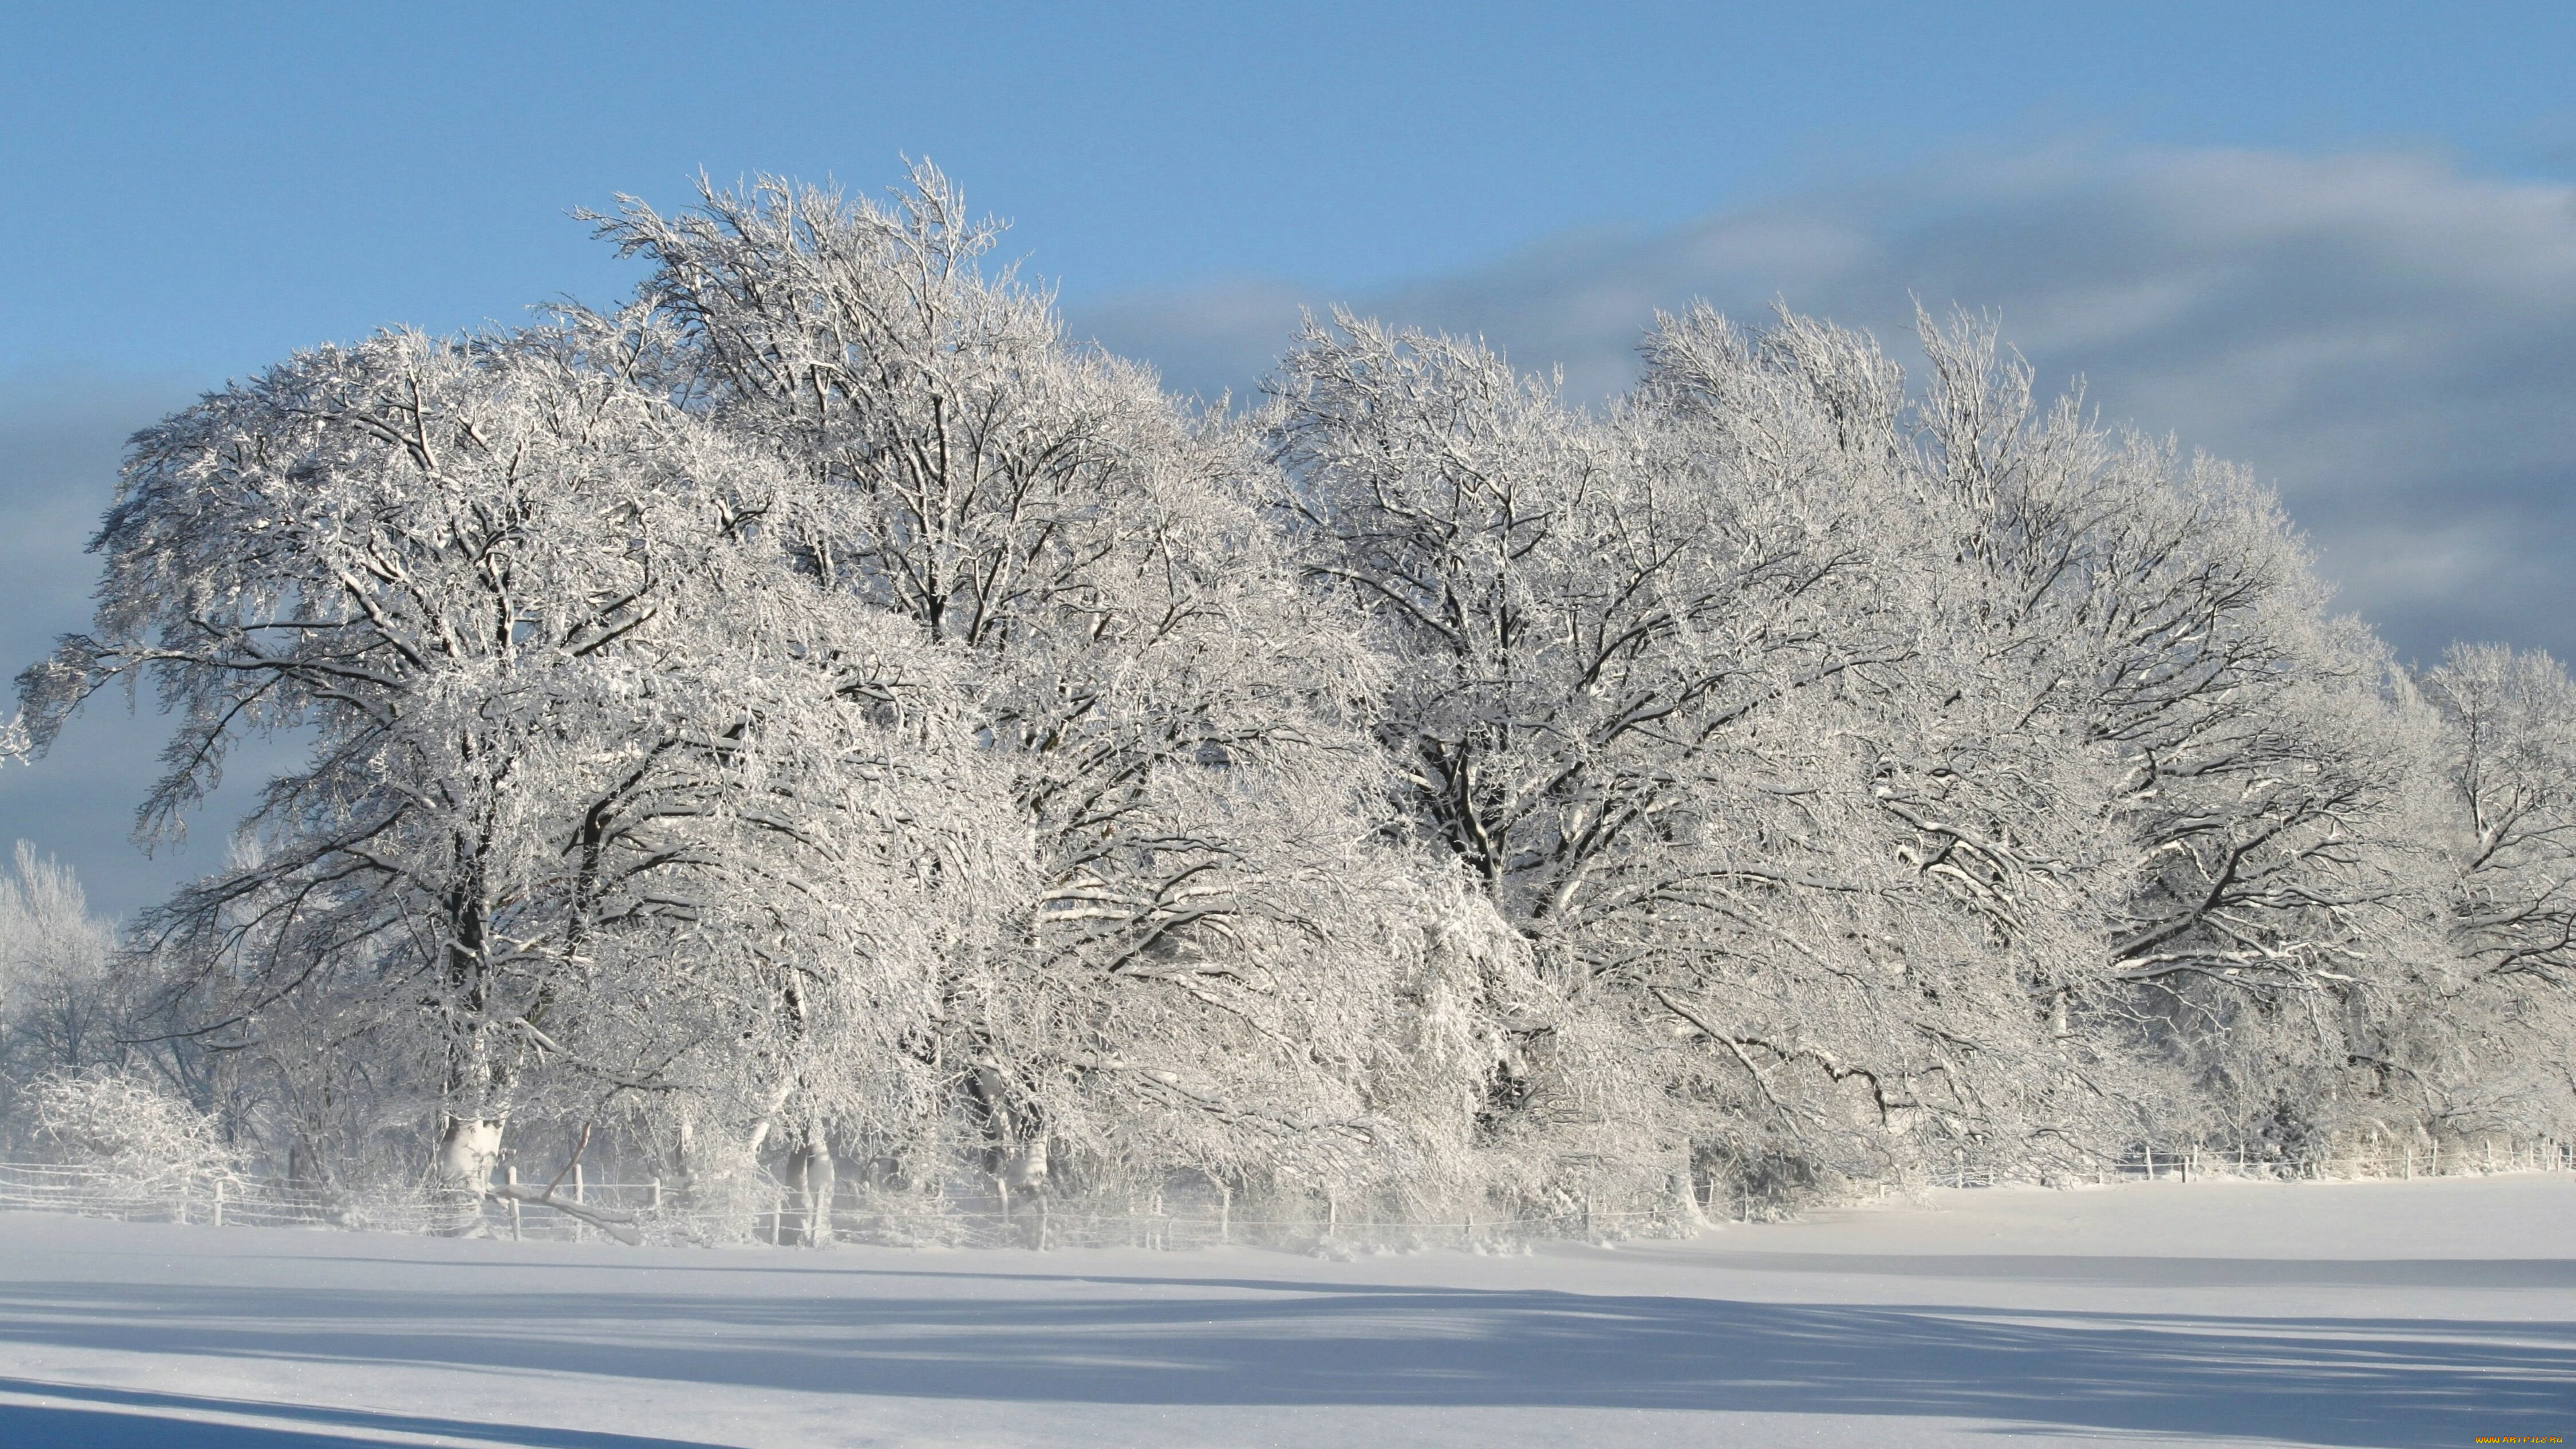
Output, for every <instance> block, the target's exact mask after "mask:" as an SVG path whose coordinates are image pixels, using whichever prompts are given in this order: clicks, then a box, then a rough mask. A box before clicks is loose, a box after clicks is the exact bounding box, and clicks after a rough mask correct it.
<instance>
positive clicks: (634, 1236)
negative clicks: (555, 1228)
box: [483, 1183, 644, 1247]
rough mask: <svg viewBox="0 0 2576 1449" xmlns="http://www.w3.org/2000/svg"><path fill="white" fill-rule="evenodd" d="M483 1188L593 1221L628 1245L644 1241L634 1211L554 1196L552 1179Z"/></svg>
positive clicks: (486, 1192) (498, 1195) (505, 1197)
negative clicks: (535, 1184) (532, 1184)
mask: <svg viewBox="0 0 2576 1449" xmlns="http://www.w3.org/2000/svg"><path fill="white" fill-rule="evenodd" d="M483 1191H484V1195H485V1196H487V1197H496V1198H499V1199H501V1200H502V1201H504V1202H519V1203H527V1204H529V1205H531V1206H534V1207H550V1208H553V1209H554V1210H555V1211H556V1212H559V1213H562V1214H564V1215H565V1216H566V1217H572V1218H578V1219H580V1220H581V1221H583V1222H586V1223H588V1224H590V1225H591V1226H592V1227H594V1228H597V1229H599V1230H600V1231H601V1232H603V1233H606V1234H608V1235H609V1236H610V1237H612V1238H615V1239H616V1240H617V1241H619V1242H621V1243H624V1244H626V1245H627V1246H629V1247H633V1246H635V1245H637V1244H639V1243H641V1242H643V1241H644V1233H643V1230H642V1229H641V1228H639V1227H638V1226H636V1222H635V1217H634V1215H633V1214H632V1213H621V1212H615V1211H611V1210H610V1209H607V1208H595V1207H592V1206H590V1205H589V1204H588V1203H581V1202H575V1201H573V1200H572V1199H571V1198H568V1197H557V1196H555V1185H554V1184H553V1183H547V1184H546V1185H545V1186H544V1187H538V1188H531V1187H521V1186H519V1185H518V1184H517V1183H495V1184H493V1185H492V1186H489V1187H487V1188H485V1189H483Z"/></svg>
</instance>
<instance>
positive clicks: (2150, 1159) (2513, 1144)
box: [1931, 1138, 2576, 1187]
mask: <svg viewBox="0 0 2576 1449" xmlns="http://www.w3.org/2000/svg"><path fill="white" fill-rule="evenodd" d="M2569 1171H2576V1145H2571V1144H2568V1143H2564V1142H2553V1141H2547V1140H2540V1141H2527V1140H2516V1139H2507V1138H2476V1139H2459V1138H2452V1139H2448V1140H2444V1139H2423V1138H2418V1139H2415V1140H2412V1141H2407V1140H2402V1139H2399V1140H2391V1139H2383V1140H2380V1141H2377V1142H2359V1143H2338V1144H2334V1145H2329V1146H2323V1147H2317V1148H2312V1149H2309V1150H2307V1151H2304V1152H2292V1153H2284V1152H2281V1151H2279V1150H2278V1149H2277V1148H2274V1147H2271V1146H2269V1145H2266V1146H2262V1147H2253V1146H2246V1145H2238V1146H2233V1147H2227V1146H2218V1145H2214V1144H2210V1143H2200V1142H2193V1143H2184V1144H2179V1145H2163V1146H2159V1145H2154V1144H2141V1145H2139V1146H2136V1147H2132V1148H2131V1149H2129V1151H2128V1152H2127V1153H2126V1154H2125V1155H2123V1156H2121V1157H2118V1158H2115V1159H2112V1160H2111V1161H2108V1162H2103V1163H2099V1164H2097V1165H2096V1166H2094V1167H2093V1168H2092V1169H2090V1170H2089V1171H2079V1172H2074V1173H2060V1174H2057V1175H2056V1176H2055V1178H2054V1179H2053V1180H2056V1181H2069V1180H2071V1181H2075V1182H2093V1183H2100V1184H2108V1183H2116V1182H2146V1181H2167V1182H2172V1181H2179V1182H2189V1181H2191V1180H2193V1179H2195V1178H2213V1177H2228V1178H2244V1179H2251V1180H2256V1181H2267V1182H2319V1181H2382V1180H2384V1181H2392V1182H2403V1181H2412V1180H2414V1179H2416V1178H2419V1177H2478V1176H2487V1175H2491V1174H2494V1173H2500V1172H2569ZM1931 1180H1932V1181H1933V1182H1934V1183H1935V1184H1936V1185H1938V1186H1942V1187H1999V1186H2003V1185H2006V1184H2009V1183H2015V1182H2026V1181H2029V1180H2030V1179H2029V1177H2028V1176H2027V1175H2026V1174H2016V1173H2009V1172H2001V1171H1998V1170H1996V1169H1994V1168H1992V1167H1990V1166H1977V1165H1974V1164H1971V1163H1969V1162H1966V1161H1965V1160H1962V1161H1960V1162H1958V1163H1957V1164H1956V1165H1955V1166H1954V1167H1952V1168H1950V1169H1948V1170H1942V1171H1935V1172H1934V1173H1932V1174H1931Z"/></svg>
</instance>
